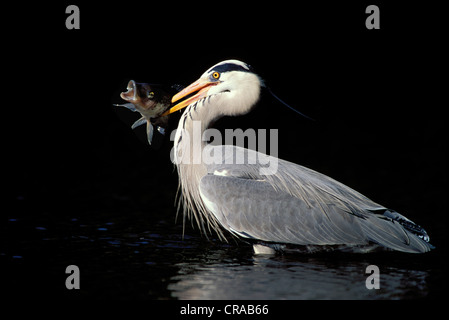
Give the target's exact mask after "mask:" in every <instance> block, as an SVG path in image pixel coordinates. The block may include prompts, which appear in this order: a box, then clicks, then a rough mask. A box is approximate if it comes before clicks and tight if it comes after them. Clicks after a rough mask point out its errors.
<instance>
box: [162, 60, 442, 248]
mask: <svg viewBox="0 0 449 320" xmlns="http://www.w3.org/2000/svg"><path fill="white" fill-rule="evenodd" d="M262 86H263V81H262V80H261V79H260V78H259V77H258V76H257V75H256V74H255V73H254V72H253V71H252V70H251V68H250V67H249V66H248V65H247V64H245V63H243V62H241V61H238V60H226V61H223V62H220V63H218V64H216V65H214V66H213V67H211V68H210V69H208V70H207V71H206V72H205V73H204V74H203V75H202V76H201V77H200V78H199V79H198V80H197V81H195V82H194V83H192V84H191V85H190V86H188V87H187V88H185V89H184V90H182V91H181V92H179V93H178V94H176V95H175V96H174V97H173V99H172V102H176V101H179V100H181V99H182V98H184V97H186V96H189V95H190V94H192V93H195V92H196V94H195V95H193V96H189V97H187V99H185V100H183V101H181V102H180V103H178V104H177V105H175V106H174V107H173V108H171V109H170V110H169V111H168V113H172V112H175V111H177V110H180V109H182V108H184V107H186V110H185V112H184V113H183V114H182V116H181V118H180V120H179V125H178V130H177V133H176V136H175V139H174V162H175V163H176V165H177V169H178V175H179V180H180V191H181V197H182V203H183V208H184V217H186V216H187V217H190V218H193V219H195V220H196V222H197V223H198V225H199V226H200V228H201V229H202V230H203V231H206V232H207V231H211V230H215V231H216V232H217V234H218V235H219V236H220V237H222V236H224V235H223V232H222V228H223V229H226V230H227V231H229V232H231V233H232V234H234V235H237V236H239V237H243V238H248V239H253V240H255V241H262V242H264V243H282V244H293V245H304V246H345V247H364V246H367V247H368V246H372V245H375V246H380V247H384V248H387V249H392V250H398V251H404V252H413V253H421V252H427V251H430V249H432V248H433V247H432V245H431V244H429V242H428V241H429V237H428V235H427V233H426V231H425V230H424V229H423V228H422V227H420V226H419V225H417V224H415V223H414V222H412V221H410V220H409V219H407V218H406V217H404V216H402V215H400V214H399V213H397V212H395V211H393V210H389V209H387V208H385V207H383V206H381V205H379V204H377V203H375V202H373V201H372V200H370V199H368V198H367V197H365V196H364V195H362V194H360V193H359V192H357V191H355V190H353V189H351V188H349V187H347V186H345V185H344V184H342V183H340V182H338V181H336V180H334V179H332V178H330V177H328V176H326V175H323V174H320V173H318V172H316V171H314V170H311V169H308V168H306V167H303V166H300V165H297V164H294V163H291V162H288V161H285V160H282V159H278V158H275V157H271V156H267V155H265V154H261V153H259V152H257V151H254V150H250V149H245V148H241V147H238V146H231V145H219V146H212V145H208V144H207V143H206V142H205V141H201V142H200V141H192V139H190V138H189V137H193V136H194V132H193V127H194V125H193V124H194V122H195V121H200V123H201V133H203V132H204V131H205V130H206V129H208V128H209V126H210V125H211V123H213V122H214V121H216V120H217V119H219V118H221V117H222V116H237V115H243V114H246V113H248V112H249V111H250V110H251V109H252V107H253V106H254V105H255V104H256V102H257V101H258V99H259V97H260V91H261V87H262ZM194 143H197V144H198V143H199V144H200V148H201V150H200V151H201V152H204V151H206V152H207V153H208V154H213V153H217V154H219V155H221V157H218V159H219V161H214V162H213V163H209V162H208V163H206V162H204V161H200V162H198V161H197V162H194V161H193V158H194V156H195V154H194V153H192V152H186V150H192V149H193V145H194ZM267 161H273V162H276V170H275V171H274V172H264V170H263V168H265V167H266V163H267Z"/></svg>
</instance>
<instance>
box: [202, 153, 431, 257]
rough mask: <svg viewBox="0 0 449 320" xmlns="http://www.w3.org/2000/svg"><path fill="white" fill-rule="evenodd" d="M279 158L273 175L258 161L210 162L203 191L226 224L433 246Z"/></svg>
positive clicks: (305, 239) (276, 235) (305, 240)
mask: <svg viewBox="0 0 449 320" xmlns="http://www.w3.org/2000/svg"><path fill="white" fill-rule="evenodd" d="M220 147H223V148H224V149H229V148H231V149H233V152H234V155H232V156H233V157H242V156H243V157H246V160H248V161H252V162H254V159H252V158H254V157H256V158H257V157H258V154H257V152H255V151H252V150H247V149H242V148H238V147H231V146H220ZM229 151H230V150H228V153H229ZM223 152H224V151H223ZM229 154H230V153H229ZM229 154H228V155H229ZM239 154H240V155H239ZM249 159H251V160H249ZM234 160H235V159H234ZM276 160H277V161H278V162H277V166H278V167H277V171H276V173H275V174H272V175H261V174H260V173H259V172H258V169H259V166H258V165H254V164H238V165H234V164H226V163H225V162H226V161H223V162H224V163H221V164H211V165H208V173H209V174H208V175H206V176H204V177H203V178H202V180H201V183H200V191H201V196H202V198H203V200H204V202H205V204H206V206H207V207H208V208H209V210H210V211H212V212H213V214H214V215H215V217H216V218H217V219H218V220H219V221H220V222H221V224H222V225H223V226H224V227H225V228H226V229H228V230H230V231H232V232H235V233H237V234H239V235H241V236H246V237H252V238H256V239H260V240H265V241H274V242H286V243H294V244H306V245H307V244H319V245H321V244H322V245H324V244H354V245H364V244H368V243H369V242H374V243H377V244H380V245H382V246H385V247H388V248H391V249H395V250H400V251H406V252H425V251H429V250H430V249H431V248H432V246H431V245H430V244H428V243H427V242H425V241H423V240H422V239H420V238H419V237H418V236H416V235H415V234H413V233H412V232H409V230H407V229H406V228H404V227H403V226H402V225H401V223H399V222H397V221H395V220H394V219H392V218H391V217H389V216H388V215H384V214H378V213H375V212H391V211H387V209H386V208H384V207H382V206H380V205H379V204H377V203H375V202H373V201H371V200H370V199H368V198H367V197H365V196H363V195H362V194H360V193H358V192H357V191H355V190H353V189H351V188H349V187H347V186H345V185H343V184H341V183H339V182H337V181H335V180H333V179H332V178H329V177H327V176H325V175H322V174H320V173H318V172H315V171H313V170H311V169H308V168H305V167H302V166H299V165H296V164H293V163H290V162H287V161H284V160H280V159H277V158H276ZM228 163H231V162H229V161H228ZM234 163H235V162H234ZM390 215H391V214H390ZM397 215H399V214H397ZM399 216H400V215H399ZM401 217H403V216H401ZM404 218H405V217H404ZM407 221H410V220H408V219H407ZM410 222H411V221H410ZM411 223H412V222H411Z"/></svg>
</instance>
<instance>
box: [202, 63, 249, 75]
mask: <svg viewBox="0 0 449 320" xmlns="http://www.w3.org/2000/svg"><path fill="white" fill-rule="evenodd" d="M248 67H249V66H248ZM227 71H241V72H252V70H251V67H249V69H247V68H245V67H243V66H240V65H238V64H235V63H225V64H221V65H219V66H216V67H214V68H213V69H211V70H209V72H219V73H223V72H227Z"/></svg>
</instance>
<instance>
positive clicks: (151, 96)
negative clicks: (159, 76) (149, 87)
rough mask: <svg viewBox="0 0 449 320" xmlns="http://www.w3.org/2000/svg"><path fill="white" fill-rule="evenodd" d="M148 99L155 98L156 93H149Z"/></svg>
mask: <svg viewBox="0 0 449 320" xmlns="http://www.w3.org/2000/svg"><path fill="white" fill-rule="evenodd" d="M147 98H148V99H153V98H154V91H150V92H148V95H147Z"/></svg>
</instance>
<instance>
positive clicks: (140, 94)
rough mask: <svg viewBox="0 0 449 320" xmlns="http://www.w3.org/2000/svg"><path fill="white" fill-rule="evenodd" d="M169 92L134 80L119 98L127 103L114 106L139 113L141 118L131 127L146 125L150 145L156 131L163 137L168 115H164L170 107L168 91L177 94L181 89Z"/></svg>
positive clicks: (170, 96) (176, 88)
mask: <svg viewBox="0 0 449 320" xmlns="http://www.w3.org/2000/svg"><path fill="white" fill-rule="evenodd" d="M169 89H170V90H164V89H163V88H162V86H160V85H151V84H148V83H137V82H135V81H134V80H131V81H129V82H128V86H127V91H126V92H122V93H121V94H120V97H121V98H122V99H123V100H125V101H126V102H127V103H124V104H115V106H120V107H125V108H127V109H129V110H131V111H133V112H139V113H140V114H141V116H142V117H141V118H140V119H139V120H137V121H136V122H134V124H133V125H132V126H131V128H132V129H135V128H137V127H139V126H141V125H143V124H145V123H146V124H147V139H148V143H149V144H150V145H151V142H152V140H153V134H154V126H156V130H157V131H158V132H159V133H161V134H163V135H165V129H166V128H167V127H168V119H169V116H168V114H164V113H165V111H167V110H168V109H169V108H170V107H171V106H172V103H171V98H172V94H170V93H169V92H168V91H175V92H178V91H179V90H181V87H180V86H178V85H174V86H171V87H170V88H169Z"/></svg>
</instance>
